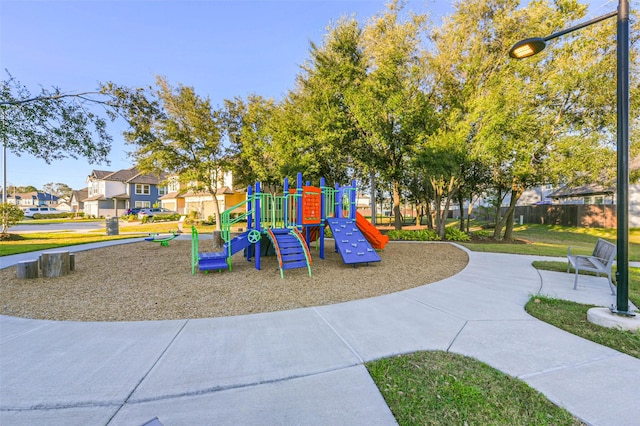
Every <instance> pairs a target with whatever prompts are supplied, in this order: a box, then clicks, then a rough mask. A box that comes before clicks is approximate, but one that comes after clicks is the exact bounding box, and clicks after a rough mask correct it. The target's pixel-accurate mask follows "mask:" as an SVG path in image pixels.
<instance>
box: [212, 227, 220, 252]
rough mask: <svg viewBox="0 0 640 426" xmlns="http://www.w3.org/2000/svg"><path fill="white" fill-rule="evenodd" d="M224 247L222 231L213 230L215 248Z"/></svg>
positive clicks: (218, 249) (215, 249) (216, 249)
mask: <svg viewBox="0 0 640 426" xmlns="http://www.w3.org/2000/svg"><path fill="white" fill-rule="evenodd" d="M221 249H222V231H220V230H215V231H213V250H214V251H220V250H221Z"/></svg>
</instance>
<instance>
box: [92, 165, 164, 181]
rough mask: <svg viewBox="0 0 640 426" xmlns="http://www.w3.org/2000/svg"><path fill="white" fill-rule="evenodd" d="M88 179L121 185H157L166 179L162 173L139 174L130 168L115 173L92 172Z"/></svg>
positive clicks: (134, 168) (135, 168)
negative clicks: (121, 183) (120, 183)
mask: <svg viewBox="0 0 640 426" xmlns="http://www.w3.org/2000/svg"><path fill="white" fill-rule="evenodd" d="M89 176H90V177H92V178H94V179H97V180H107V181H112V182H123V183H133V184H136V183H139V184H146V185H158V184H159V183H161V182H162V181H164V180H165V179H166V174H165V173H162V174H161V175H160V176H156V175H153V174H150V173H146V174H145V173H141V172H140V171H139V170H138V168H137V167H135V166H134V167H130V168H128V169H122V170H118V171H115V172H107V171H105V170H93V171H92V172H91V175H89Z"/></svg>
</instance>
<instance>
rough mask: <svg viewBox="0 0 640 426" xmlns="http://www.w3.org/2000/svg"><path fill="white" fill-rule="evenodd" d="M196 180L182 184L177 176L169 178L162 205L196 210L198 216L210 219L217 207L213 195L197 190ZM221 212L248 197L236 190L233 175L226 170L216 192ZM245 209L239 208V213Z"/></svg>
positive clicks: (182, 209)
mask: <svg viewBox="0 0 640 426" xmlns="http://www.w3.org/2000/svg"><path fill="white" fill-rule="evenodd" d="M196 187H197V185H196V182H190V183H188V184H180V182H179V180H178V177H177V176H172V177H170V178H169V179H168V184H167V191H168V192H167V194H165V195H163V196H161V197H160V202H161V203H162V207H165V208H167V209H169V210H175V211H177V212H179V213H183V214H186V215H187V214H190V212H196V215H197V217H199V218H201V219H208V218H209V217H211V216H214V212H215V207H214V202H213V196H212V195H211V194H210V193H208V192H204V191H199V190H195V189H193V188H196ZM216 199H217V200H218V207H219V208H220V213H222V212H223V211H225V210H227V209H229V208H230V207H233V206H235V205H236V204H239V203H241V202H242V201H244V200H245V199H246V193H245V191H235V190H234V189H233V175H232V173H231V172H225V173H224V174H223V177H222V179H221V180H220V182H219V184H218V189H217V192H216ZM243 212H244V209H242V208H241V209H238V213H243Z"/></svg>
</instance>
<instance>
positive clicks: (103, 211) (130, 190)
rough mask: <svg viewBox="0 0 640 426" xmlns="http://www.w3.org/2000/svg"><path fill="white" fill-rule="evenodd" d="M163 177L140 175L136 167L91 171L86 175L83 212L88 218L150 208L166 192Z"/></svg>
mask: <svg viewBox="0 0 640 426" xmlns="http://www.w3.org/2000/svg"><path fill="white" fill-rule="evenodd" d="M164 180H165V177H164V176H160V177H158V176H154V175H151V174H143V173H141V172H140V171H138V169H137V168H136V167H131V168H129V169H124V170H118V171H116V172H111V171H106V170H93V171H92V172H91V174H90V175H89V176H88V177H87V189H88V194H87V195H88V196H87V198H85V199H84V200H83V202H84V212H85V215H86V216H90V217H105V216H120V215H122V214H124V213H126V211H127V210H128V209H130V208H133V207H152V206H153V205H155V204H156V203H159V201H160V200H159V198H160V197H161V196H162V195H164V194H166V186H164V185H163V182H164Z"/></svg>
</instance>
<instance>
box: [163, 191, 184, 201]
mask: <svg viewBox="0 0 640 426" xmlns="http://www.w3.org/2000/svg"><path fill="white" fill-rule="evenodd" d="M175 198H184V194H181V193H179V192H177V191H176V192H170V193H168V194H165V195H163V196H162V197H160V199H161V200H173V199H175Z"/></svg>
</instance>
